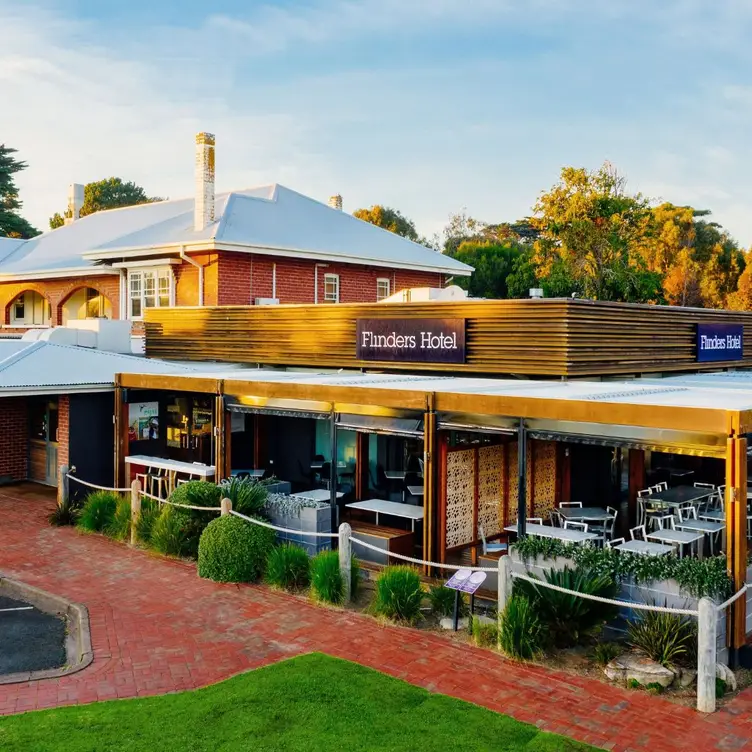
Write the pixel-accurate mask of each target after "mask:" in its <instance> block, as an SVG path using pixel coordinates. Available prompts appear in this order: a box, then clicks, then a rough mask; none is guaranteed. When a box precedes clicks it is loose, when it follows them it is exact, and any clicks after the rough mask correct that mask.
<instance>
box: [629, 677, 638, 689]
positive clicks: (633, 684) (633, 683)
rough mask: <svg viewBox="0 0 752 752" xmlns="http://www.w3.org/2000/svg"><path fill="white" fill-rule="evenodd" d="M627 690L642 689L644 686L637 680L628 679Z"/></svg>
mask: <svg viewBox="0 0 752 752" xmlns="http://www.w3.org/2000/svg"><path fill="white" fill-rule="evenodd" d="M627 689H642V684H640V682H638V681H637V679H627Z"/></svg>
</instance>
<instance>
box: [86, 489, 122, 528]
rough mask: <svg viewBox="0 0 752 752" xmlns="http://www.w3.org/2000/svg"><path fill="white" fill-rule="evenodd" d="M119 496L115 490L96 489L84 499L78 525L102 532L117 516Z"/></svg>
mask: <svg viewBox="0 0 752 752" xmlns="http://www.w3.org/2000/svg"><path fill="white" fill-rule="evenodd" d="M119 498H120V497H119V496H118V495H117V494H116V493H114V492H113V491H94V492H93V493H90V494H89V495H88V496H87V497H86V499H85V500H84V505H83V508H82V509H81V514H80V515H79V518H78V522H77V523H76V524H77V525H78V527H80V528H81V529H82V530H88V531H89V532H92V533H102V532H104V531H105V530H106V529H107V527H108V526H109V525H110V524H111V523H112V520H113V518H114V517H115V509H116V508H117V504H118V500H119Z"/></svg>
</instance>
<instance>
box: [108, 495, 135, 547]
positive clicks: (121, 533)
mask: <svg viewBox="0 0 752 752" xmlns="http://www.w3.org/2000/svg"><path fill="white" fill-rule="evenodd" d="M105 532H106V533H107V535H109V536H110V538H114V539H115V540H121V541H122V540H125V539H126V538H127V537H128V536H129V535H130V534H131V500H130V499H129V498H128V497H126V496H121V497H120V498H119V499H118V500H117V505H116V506H115V514H114V515H113V516H112V521H111V522H110V524H109V525H107V527H106V529H105Z"/></svg>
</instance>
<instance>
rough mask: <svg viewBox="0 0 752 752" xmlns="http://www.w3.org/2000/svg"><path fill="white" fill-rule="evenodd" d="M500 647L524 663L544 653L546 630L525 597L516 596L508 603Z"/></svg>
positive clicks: (503, 617)
mask: <svg viewBox="0 0 752 752" xmlns="http://www.w3.org/2000/svg"><path fill="white" fill-rule="evenodd" d="M499 645H500V646H501V649H502V650H503V651H504V652H505V653H506V654H507V655H508V656H510V657H511V658H517V659H518V660H523V661H529V660H532V659H533V658H535V657H537V656H539V655H540V654H541V653H542V652H543V649H544V647H545V646H546V629H545V627H544V626H543V624H542V623H541V621H540V619H539V618H538V614H536V612H535V611H534V609H533V607H532V605H531V604H530V601H529V600H528V599H527V598H525V597H524V596H521V595H514V596H512V597H511V598H510V599H509V600H508V601H507V604H506V607H505V608H504V611H503V612H502V614H501V625H500V631H499Z"/></svg>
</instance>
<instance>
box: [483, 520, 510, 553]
mask: <svg viewBox="0 0 752 752" xmlns="http://www.w3.org/2000/svg"><path fill="white" fill-rule="evenodd" d="M478 534H479V535H480V542H481V545H482V546H483V553H484V554H496V553H501V552H503V551H508V550H509V544H508V543H486V534H485V533H484V532H483V525H478Z"/></svg>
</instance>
